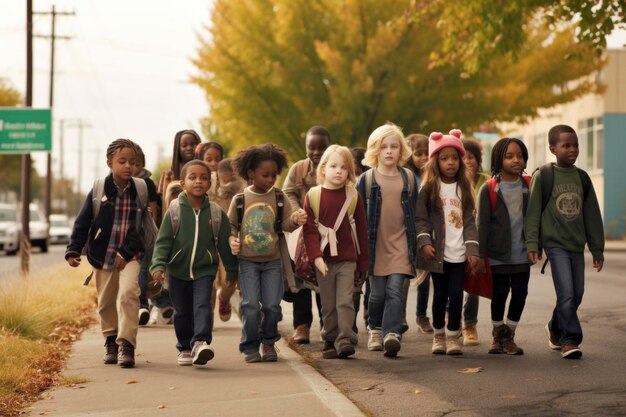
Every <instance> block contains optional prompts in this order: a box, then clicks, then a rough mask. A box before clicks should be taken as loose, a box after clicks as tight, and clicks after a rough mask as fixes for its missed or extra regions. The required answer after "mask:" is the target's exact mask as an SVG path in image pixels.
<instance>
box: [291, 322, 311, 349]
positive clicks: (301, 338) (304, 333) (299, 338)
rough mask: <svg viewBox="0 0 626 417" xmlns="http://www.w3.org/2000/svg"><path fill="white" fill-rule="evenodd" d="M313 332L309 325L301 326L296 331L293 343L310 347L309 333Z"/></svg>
mask: <svg viewBox="0 0 626 417" xmlns="http://www.w3.org/2000/svg"><path fill="white" fill-rule="evenodd" d="M310 330H311V328H310V326H309V325H308V324H301V325H299V326H298V327H296V331H295V332H294V334H293V341H294V343H297V344H299V345H308V344H309V343H310V340H309V331H310Z"/></svg>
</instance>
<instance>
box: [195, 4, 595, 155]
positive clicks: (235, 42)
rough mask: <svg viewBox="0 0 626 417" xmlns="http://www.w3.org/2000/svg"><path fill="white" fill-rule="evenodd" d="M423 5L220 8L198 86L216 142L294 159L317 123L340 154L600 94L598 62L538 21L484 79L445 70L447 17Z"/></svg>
mask: <svg viewBox="0 0 626 417" xmlns="http://www.w3.org/2000/svg"><path fill="white" fill-rule="evenodd" d="M429 3H430V2H425V3H419V2H417V1H414V0H345V1H340V2H338V1H333V0H314V1H311V0H258V1H254V2H250V1H246V0H216V2H215V5H214V9H213V13H212V16H211V25H209V26H208V27H207V29H206V30H207V32H208V33H207V36H205V37H202V36H201V37H200V42H201V44H200V47H199V49H198V52H197V56H196V57H195V59H194V60H193V62H194V64H195V65H196V67H197V69H198V74H197V75H196V76H195V77H194V78H193V81H194V82H195V83H197V84H198V85H199V86H200V87H202V88H203V89H204V91H205V92H206V95H207V99H208V101H209V107H210V115H211V116H210V121H211V126H212V128H213V129H214V130H215V132H219V141H220V142H222V143H224V144H225V145H226V146H227V147H230V148H232V149H238V148H241V147H243V146H245V145H248V144H251V143H262V142H273V143H277V144H279V145H280V146H282V147H284V148H285V149H286V150H287V151H288V152H290V153H291V154H292V159H295V158H300V157H302V156H303V155H304V140H303V138H304V136H303V135H304V132H305V131H306V129H307V128H308V127H310V126H312V125H314V124H321V125H324V126H326V127H328V128H329V129H330V131H331V134H332V136H333V141H334V142H337V143H341V144H345V145H347V146H356V145H363V144H364V143H365V140H366V138H367V137H368V135H369V133H370V132H371V131H372V130H373V129H374V128H376V127H377V126H378V125H380V124H382V123H384V122H385V121H387V120H390V121H393V122H394V123H396V124H398V125H400V126H402V127H403V128H404V130H405V131H406V132H414V131H422V132H429V131H432V130H446V129H449V128H450V127H452V126H456V127H460V128H462V129H464V130H465V131H466V132H469V131H471V130H472V128H473V127H475V126H478V125H480V124H481V123H485V122H492V121H496V120H523V119H525V118H528V117H531V116H534V115H535V114H536V112H537V109H538V108H541V107H550V106H553V105H555V104H558V103H563V102H567V101H569V100H572V99H574V98H576V97H578V96H580V95H582V94H585V93H587V92H590V91H594V90H595V89H596V88H597V86H596V85H595V84H594V83H592V82H588V81H585V78H584V76H585V75H587V74H590V73H592V72H593V71H595V70H598V69H599V68H601V66H602V64H603V62H602V60H601V59H600V58H599V57H598V56H597V55H596V54H595V51H594V49H593V48H592V47H591V46H590V45H589V44H585V43H579V42H576V36H575V31H576V27H562V28H559V29H558V30H553V29H551V28H548V27H546V26H545V25H544V24H542V23H541V22H540V21H538V20H532V21H529V22H528V24H527V25H526V26H525V27H524V41H523V42H521V43H520V44H519V47H518V48H517V55H516V56H513V54H511V53H508V52H506V53H505V52H501V53H500V52H499V53H495V52H494V53H491V54H489V55H488V56H485V57H484V65H483V66H482V67H481V70H480V71H468V70H467V69H466V68H465V66H464V65H462V64H463V63H465V61H464V59H465V58H464V57H462V56H459V57H456V58H455V60H451V59H450V60H442V59H441V54H440V51H442V50H443V49H444V46H445V44H446V42H447V37H446V36H447V35H446V32H445V31H443V30H442V29H441V28H440V20H439V18H440V16H441V13H442V12H441V10H438V9H436V8H435V7H434V6H432V5H430V4H429ZM434 3H435V2H433V4H434ZM442 3H445V4H446V5H449V7H453V4H456V2H454V3H453V2H442ZM459 62H461V64H459ZM293 156H295V158H294V157H293Z"/></svg>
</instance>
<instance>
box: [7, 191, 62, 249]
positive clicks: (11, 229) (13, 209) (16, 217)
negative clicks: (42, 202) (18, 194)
mask: <svg viewBox="0 0 626 417" xmlns="http://www.w3.org/2000/svg"><path fill="white" fill-rule="evenodd" d="M20 213H21V211H20V207H19V206H17V205H13V204H6V203H0V250H4V251H5V252H6V253H7V254H9V255H15V254H16V253H17V251H18V250H19V248H20V239H21V237H20V236H21V230H22V223H21V219H20ZM28 228H29V229H30V230H29V231H30V242H31V245H32V246H39V247H40V248H41V251H42V252H48V244H49V243H50V236H49V233H48V232H49V230H48V229H49V227H48V222H46V219H45V217H44V215H43V213H42V212H41V210H39V206H37V205H36V204H31V205H30V221H29V224H28Z"/></svg>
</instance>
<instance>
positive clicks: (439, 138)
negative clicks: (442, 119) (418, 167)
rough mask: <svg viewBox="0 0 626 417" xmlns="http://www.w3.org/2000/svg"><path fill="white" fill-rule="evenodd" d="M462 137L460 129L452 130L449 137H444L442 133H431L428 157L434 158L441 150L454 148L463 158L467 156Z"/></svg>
mask: <svg viewBox="0 0 626 417" xmlns="http://www.w3.org/2000/svg"><path fill="white" fill-rule="evenodd" d="M461 135H462V133H461V131H460V130H459V129H452V130H451V131H450V134H449V135H444V134H443V133H441V132H433V133H431V134H430V137H429V138H428V157H429V158H432V157H433V155H434V154H436V153H437V152H439V150H440V149H443V148H446V147H448V146H452V147H453V148H456V150H457V151H459V154H460V155H461V158H463V157H464V156H465V148H464V147H463V142H462V141H461Z"/></svg>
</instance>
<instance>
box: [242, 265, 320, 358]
mask: <svg viewBox="0 0 626 417" xmlns="http://www.w3.org/2000/svg"><path fill="white" fill-rule="evenodd" d="M239 287H240V289H241V315H242V319H243V327H242V329H241V341H240V343H239V351H240V352H243V353H248V352H254V351H258V350H259V347H260V345H261V343H263V344H265V345H273V344H274V342H276V341H277V340H278V339H280V334H279V333H278V321H279V320H280V318H281V315H282V310H281V308H280V302H281V300H282V297H283V291H284V289H283V276H282V261H281V260H280V259H276V260H273V261H269V262H253V261H248V260H245V259H240V260H239ZM309 298H310V297H309ZM260 311H261V312H263V318H262V321H261V323H259V312H260Z"/></svg>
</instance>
